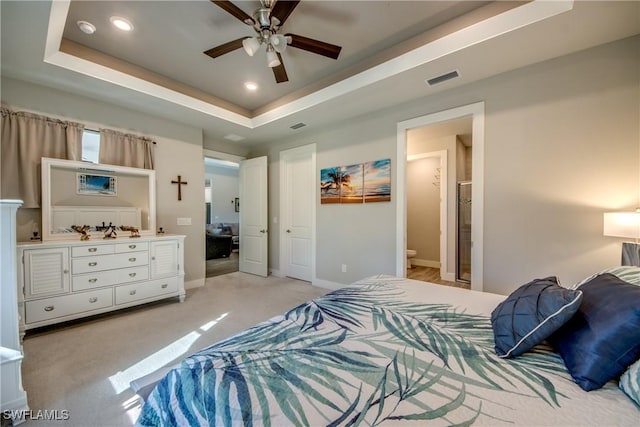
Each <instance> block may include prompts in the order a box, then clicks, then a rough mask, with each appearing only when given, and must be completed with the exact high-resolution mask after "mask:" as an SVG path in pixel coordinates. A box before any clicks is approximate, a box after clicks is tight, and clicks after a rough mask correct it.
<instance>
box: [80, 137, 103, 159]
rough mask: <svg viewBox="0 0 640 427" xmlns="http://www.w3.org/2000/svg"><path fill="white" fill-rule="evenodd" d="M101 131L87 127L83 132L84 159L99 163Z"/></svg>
mask: <svg viewBox="0 0 640 427" xmlns="http://www.w3.org/2000/svg"><path fill="white" fill-rule="evenodd" d="M99 153H100V132H97V131H95V130H87V129H85V130H84V132H83V134H82V161H84V162H91V163H99V162H98V154H99Z"/></svg>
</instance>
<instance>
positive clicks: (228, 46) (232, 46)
mask: <svg viewBox="0 0 640 427" xmlns="http://www.w3.org/2000/svg"><path fill="white" fill-rule="evenodd" d="M247 38H249V37H242V38H241V39H237V40H232V41H230V42H227V43H225V44H221V45H220V46H216V47H212V48H211V49H209V50H206V51H204V52H203V53H204V54H205V55H209V56H210V57H212V58H217V57H218V56H221V55H224V54H225V53H229V52H233V51H234V50H236V49H240V48H241V47H242V40H244V39H247Z"/></svg>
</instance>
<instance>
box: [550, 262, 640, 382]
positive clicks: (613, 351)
mask: <svg viewBox="0 0 640 427" xmlns="http://www.w3.org/2000/svg"><path fill="white" fill-rule="evenodd" d="M579 290H581V291H582V295H583V297H582V304H581V305H580V308H579V309H578V312H577V313H576V314H575V316H573V317H572V318H571V320H569V321H568V322H567V323H566V324H565V325H564V326H562V327H561V328H560V329H559V330H558V331H556V333H554V334H553V335H552V336H551V337H550V341H552V343H553V344H555V346H556V347H557V348H558V351H559V352H560V355H561V356H562V359H563V360H564V363H565V365H566V366H567V369H568V370H569V373H570V374H571V376H572V377H573V379H574V380H575V382H576V383H577V384H578V385H579V386H580V387H582V388H583V389H584V390H586V391H589V390H596V389H598V388H600V387H602V386H603V385H604V384H605V383H606V382H607V381H609V380H612V379H615V378H618V377H619V376H620V374H622V373H623V372H624V371H625V370H626V369H627V367H629V365H631V364H632V363H634V362H635V361H636V360H638V357H640V286H636V285H632V284H629V283H627V282H625V281H623V280H621V279H619V278H618V277H616V276H614V275H612V274H609V273H606V274H600V275H597V276H596V277H594V278H593V279H591V280H589V281H588V282H586V283H584V284H582V285H581V286H580V288H579Z"/></svg>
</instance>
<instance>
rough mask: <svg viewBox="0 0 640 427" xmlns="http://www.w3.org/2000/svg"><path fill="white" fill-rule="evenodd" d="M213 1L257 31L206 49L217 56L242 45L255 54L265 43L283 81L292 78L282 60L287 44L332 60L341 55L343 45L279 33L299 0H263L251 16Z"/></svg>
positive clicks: (232, 5)
mask: <svg viewBox="0 0 640 427" xmlns="http://www.w3.org/2000/svg"><path fill="white" fill-rule="evenodd" d="M211 3H214V4H215V5H217V6H218V7H220V8H222V9H224V10H225V11H226V12H228V13H230V14H231V15H233V16H235V17H236V18H237V19H239V20H240V21H242V22H243V23H245V24H246V25H250V26H251V27H252V28H253V29H254V31H255V32H256V33H257V35H256V36H255V37H242V38H239V39H237V40H232V41H230V42H227V43H224V44H221V45H220V46H216V47H213V48H211V49H209V50H207V51H205V52H204V53H205V54H206V55H209V56H210V57H212V58H217V57H219V56H221V55H224V54H225V53H229V52H232V51H234V50H236V49H239V48H241V47H242V48H244V50H245V51H246V52H247V54H248V55H249V56H253V55H254V54H255V53H256V52H257V51H258V50H259V49H260V47H261V46H262V45H265V46H266V50H267V65H268V66H269V67H270V68H271V69H272V70H273V75H274V76H275V78H276V82H278V83H282V82H286V81H289V78H288V77H287V71H286V70H285V68H284V64H283V63H282V56H281V55H280V54H281V53H282V52H284V50H285V49H286V48H287V46H291V47H295V48H298V49H302V50H306V51H307V52H311V53H315V54H318V55H322V56H326V57H328V58H332V59H338V55H340V50H341V49H342V47H340V46H336V45H333V44H330V43H325V42H322V41H319V40H314V39H310V38H308V37H303V36H298V35H296V34H290V33H288V34H284V35H282V34H278V31H279V30H280V29H281V28H282V25H284V23H285V21H286V20H287V18H288V17H289V15H291V12H293V10H294V9H295V8H296V6H297V5H298V3H300V0H297V1H283V0H280V1H276V0H260V4H261V7H260V8H259V9H257V10H256V11H255V12H254V13H253V16H249V15H248V14H246V13H245V12H244V11H243V10H241V9H240V8H239V7H238V6H236V5H234V4H233V3H231V2H229V1H215V0H211Z"/></svg>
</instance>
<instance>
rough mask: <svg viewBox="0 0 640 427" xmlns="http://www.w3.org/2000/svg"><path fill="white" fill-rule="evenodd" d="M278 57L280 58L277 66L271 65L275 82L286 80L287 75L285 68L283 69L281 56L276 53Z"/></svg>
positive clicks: (287, 78)
mask: <svg viewBox="0 0 640 427" xmlns="http://www.w3.org/2000/svg"><path fill="white" fill-rule="evenodd" d="M278 59H279V60H280V65H278V66H277V67H273V68H272V70H273V76H274V77H275V78H276V83H283V82H288V81H289V77H287V70H285V69H284V62H282V56H280V54H279V53H278Z"/></svg>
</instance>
